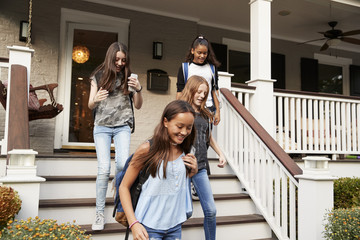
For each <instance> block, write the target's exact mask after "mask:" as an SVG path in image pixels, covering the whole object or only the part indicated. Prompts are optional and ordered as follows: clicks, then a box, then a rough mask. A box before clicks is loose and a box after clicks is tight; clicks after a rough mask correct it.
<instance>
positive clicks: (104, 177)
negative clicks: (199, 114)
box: [88, 42, 143, 230]
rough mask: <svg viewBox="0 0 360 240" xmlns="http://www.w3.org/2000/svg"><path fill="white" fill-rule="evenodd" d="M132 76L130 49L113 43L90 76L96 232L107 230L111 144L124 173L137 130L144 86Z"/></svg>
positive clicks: (117, 166)
mask: <svg viewBox="0 0 360 240" xmlns="http://www.w3.org/2000/svg"><path fill="white" fill-rule="evenodd" d="M130 74H131V71H130V66H129V55H128V50H127V47H126V46H125V45H124V44H122V43H119V42H114V43H113V44H111V45H110V47H109V48H108V50H107V52H106V56H105V60H104V62H103V63H102V64H100V65H99V66H98V67H97V68H96V69H95V70H94V72H93V73H92V74H91V76H90V81H91V89H90V96H89V103H88V106H89V108H90V109H92V110H93V112H94V142H95V148H96V155H97V160H98V173H97V178H96V216H95V221H94V224H93V225H92V229H93V230H103V229H104V224H105V218H104V210H105V199H106V191H107V187H108V182H109V175H110V165H111V161H110V147H111V141H112V140H113V141H114V145H115V166H116V169H115V174H116V173H118V172H120V171H121V170H122V168H123V166H124V164H125V161H126V159H127V158H128V156H129V148H130V135H131V129H132V128H133V127H134V117H133V109H132V104H133V105H134V106H135V108H136V109H140V108H141V106H142V102H143V99H142V96H141V90H142V86H141V85H140V82H139V81H138V79H137V78H135V77H131V76H130ZM129 90H132V91H129Z"/></svg>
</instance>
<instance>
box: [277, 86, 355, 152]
mask: <svg viewBox="0 0 360 240" xmlns="http://www.w3.org/2000/svg"><path fill="white" fill-rule="evenodd" d="M274 106H276V108H275V110H276V117H275V118H276V119H275V121H274V124H275V126H276V127H275V128H274V129H276V134H275V135H274V136H276V140H277V142H278V143H279V144H280V146H281V147H282V148H283V149H284V150H285V151H286V152H287V153H307V154H309V153H317V154H318V153H320V154H321V153H325V154H359V153H360V126H359V121H360V98H350V97H346V96H339V95H334V94H331V95H330V94H309V93H301V92H296V91H283V92H280V91H275V92H274Z"/></svg>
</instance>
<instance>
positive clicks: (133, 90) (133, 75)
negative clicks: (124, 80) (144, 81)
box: [128, 73, 138, 92]
mask: <svg viewBox="0 0 360 240" xmlns="http://www.w3.org/2000/svg"><path fill="white" fill-rule="evenodd" d="M130 77H131V78H136V80H137V79H138V75H137V74H135V73H132V74H131V75H130ZM128 90H129V92H135V91H136V89H135V88H134V87H131V86H129V88H128Z"/></svg>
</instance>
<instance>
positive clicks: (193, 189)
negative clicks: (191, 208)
mask: <svg viewBox="0 0 360 240" xmlns="http://www.w3.org/2000/svg"><path fill="white" fill-rule="evenodd" d="M191 198H192V200H194V201H199V196H198V194H197V192H196V190H195V187H194V184H193V183H192V182H191Z"/></svg>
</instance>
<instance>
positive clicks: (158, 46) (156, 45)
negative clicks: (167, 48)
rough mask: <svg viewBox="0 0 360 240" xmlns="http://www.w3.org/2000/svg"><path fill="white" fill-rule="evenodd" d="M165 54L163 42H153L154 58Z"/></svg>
mask: <svg viewBox="0 0 360 240" xmlns="http://www.w3.org/2000/svg"><path fill="white" fill-rule="evenodd" d="M162 55H163V43H162V42H153V59H161V58H162Z"/></svg>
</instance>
